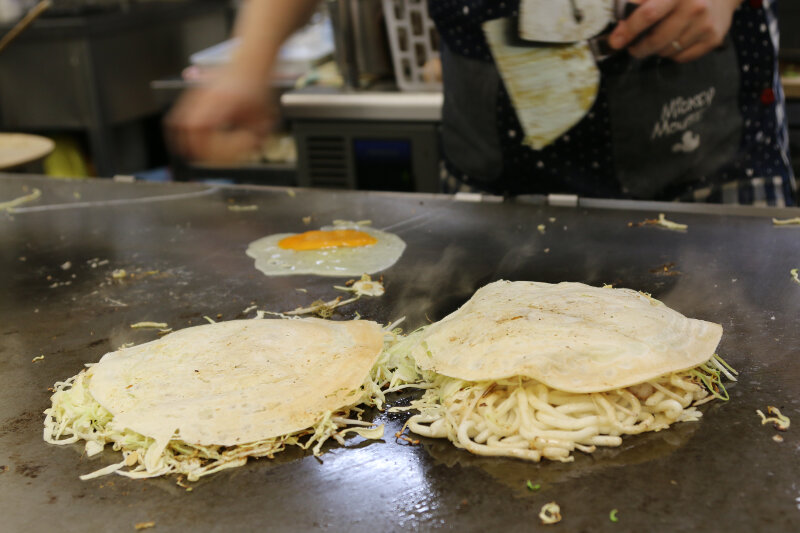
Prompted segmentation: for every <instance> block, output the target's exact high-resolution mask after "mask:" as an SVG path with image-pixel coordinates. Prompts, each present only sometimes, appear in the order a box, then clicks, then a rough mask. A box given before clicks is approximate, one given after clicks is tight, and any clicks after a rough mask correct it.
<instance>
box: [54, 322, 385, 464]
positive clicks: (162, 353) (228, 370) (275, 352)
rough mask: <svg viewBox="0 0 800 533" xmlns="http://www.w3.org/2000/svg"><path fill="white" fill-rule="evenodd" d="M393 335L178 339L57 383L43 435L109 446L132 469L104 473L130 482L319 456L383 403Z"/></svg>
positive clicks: (295, 326)
mask: <svg viewBox="0 0 800 533" xmlns="http://www.w3.org/2000/svg"><path fill="white" fill-rule="evenodd" d="M384 337H385V332H384V330H383V329H382V328H381V326H380V325H378V324H377V323H375V322H369V321H365V320H358V321H349V322H335V321H330V320H320V319H315V318H309V319H302V320H300V319H298V320H277V319H276V320H234V321H229V322H220V323H216V324H209V325H203V326H197V327H192V328H187V329H184V330H181V331H177V332H175V333H172V334H170V335H168V336H167V337H164V338H162V339H159V340H156V341H153V342H149V343H146V344H142V345H140V346H135V347H131V348H125V349H121V350H118V351H116V352H112V353H109V354H106V355H105V356H104V357H103V358H102V359H101V360H100V362H99V363H97V364H94V365H91V367H90V368H89V369H88V370H86V371H83V372H81V373H80V374H78V375H77V376H74V377H73V378H71V379H70V380H67V381H66V382H62V383H57V384H56V387H55V389H56V393H55V394H54V395H53V397H52V402H53V406H52V407H51V408H50V409H48V410H47V411H46V414H47V420H46V422H45V439H46V440H48V442H54V443H69V442H75V441H77V440H79V439H84V440H86V441H87V444H86V449H87V452H88V453H89V455H93V454H94V453H98V452H99V451H100V450H102V449H103V446H104V445H105V444H106V443H108V442H111V443H113V445H114V447H115V449H118V450H122V451H123V455H124V461H123V462H122V463H119V464H117V465H111V467H109V468H106V469H103V470H102V471H99V472H98V474H104V473H109V472H111V471H117V470H119V469H120V468H122V467H123V466H129V467H133V468H132V469H131V470H129V471H119V472H118V473H120V474H125V475H129V476H131V477H152V476H156V475H162V474H166V473H171V472H177V473H183V474H187V475H188V476H189V478H190V479H196V478H197V477H199V476H201V475H205V474H207V473H210V472H212V471H216V470H219V469H221V468H229V467H231V466H239V465H241V464H244V462H245V461H246V460H247V457H253V456H256V457H257V456H272V455H273V454H274V453H277V452H278V451H281V450H282V449H283V448H284V446H285V445H286V444H301V445H303V446H304V447H308V446H310V445H312V444H314V445H315V451H316V452H318V451H319V447H320V446H321V444H322V442H324V441H325V440H326V439H327V438H329V437H336V436H337V435H338V436H340V435H341V433H342V428H344V427H346V426H349V425H356V426H361V425H363V426H370V425H371V424H367V423H361V422H360V421H357V420H349V419H346V416H347V413H348V412H349V411H350V409H351V408H353V407H354V406H355V405H357V404H361V403H373V404H374V403H379V402H381V401H382V398H383V396H382V394H383V393H382V391H381V390H380V385H381V384H383V383H379V382H378V383H376V379H379V380H380V378H376V377H375V376H374V370H375V368H376V362H377V360H378V358H379V356H381V354H382V353H383V351H384V346H385V345H384ZM350 430H355V429H352V428H351V429H350ZM344 431H348V430H347V429H345V430H344ZM366 431H370V430H366ZM65 436H66V437H67V438H63V437H65ZM305 437H307V438H305Z"/></svg>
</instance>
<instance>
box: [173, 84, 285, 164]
mask: <svg viewBox="0 0 800 533" xmlns="http://www.w3.org/2000/svg"><path fill="white" fill-rule="evenodd" d="M267 96H268V92H267V88H266V85H265V84H264V83H260V82H254V81H244V80H238V79H236V78H235V77H233V76H230V75H222V76H221V77H220V78H218V79H216V80H215V81H213V82H211V84H210V85H208V86H207V87H201V88H197V89H192V90H190V91H189V92H188V93H185V94H184V95H182V96H181V98H180V99H179V100H178V103H177V104H175V107H174V108H173V110H172V111H171V112H170V114H169V116H168V117H167V120H166V127H167V139H168V141H169V144H170V146H171V148H172V150H173V151H175V152H177V153H178V154H179V155H181V156H182V157H184V158H185V159H187V160H189V161H201V162H204V163H211V164H230V163H236V162H240V161H241V160H242V159H243V158H244V157H245V156H247V155H250V154H252V153H253V152H255V151H257V150H258V149H259V147H260V145H261V142H262V140H263V139H264V138H265V137H266V135H267V134H268V133H269V132H270V129H271V127H272V125H273V123H274V117H275V113H274V110H273V109H271V105H270V104H269V103H268V98H267Z"/></svg>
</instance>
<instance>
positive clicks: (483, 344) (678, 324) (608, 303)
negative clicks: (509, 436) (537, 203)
mask: <svg viewBox="0 0 800 533" xmlns="http://www.w3.org/2000/svg"><path fill="white" fill-rule="evenodd" d="M721 337H722V326H720V325H719V324H714V323H711V322H706V321H703V320H695V319H691V318H687V317H685V316H683V315H682V314H680V313H678V312H677V311H674V310H672V309H670V308H669V307H667V306H666V305H664V304H663V303H661V302H659V301H658V300H655V299H653V298H650V297H649V296H647V295H645V294H642V293H640V292H637V291H634V290H630V289H612V288H598V287H591V286H589V285H584V284H582V283H558V284H549V283H539V282H530V281H517V282H510V281H497V282H494V283H490V284H489V285H486V286H485V287H482V288H481V289H479V290H478V291H477V292H476V293H475V294H474V295H473V296H472V298H470V299H469V301H467V303H465V304H464V305H463V306H462V307H461V308H460V309H458V310H457V311H455V312H453V313H451V314H450V315H448V316H447V317H445V318H444V319H442V320H441V321H439V322H437V323H435V324H432V325H430V326H428V328H427V329H426V331H425V334H424V335H423V337H422V342H421V343H420V344H418V345H417V346H416V347H415V348H414V350H413V352H412V355H413V357H414V359H415V361H416V362H417V365H418V366H419V367H420V368H421V369H423V370H432V371H434V372H436V373H438V374H443V375H445V376H449V377H453V378H458V379H464V380H468V381H483V380H499V379H504V378H510V377H513V376H524V377H529V378H533V379H536V380H539V381H540V382H542V383H544V384H545V385H547V386H549V387H552V388H554V389H557V390H561V391H565V392H576V393H587V392H601V391H607V390H612V389H618V388H622V387H628V386H631V385H635V384H637V383H642V382H645V381H648V380H650V379H653V378H655V377H658V376H662V375H664V374H668V373H670V372H680V371H683V370H687V369H690V368H694V367H696V366H698V365H700V364H702V363H704V362H706V361H708V360H709V359H710V358H711V356H712V355H714V351H715V349H716V347H717V345H718V344H719V341H720V338H721Z"/></svg>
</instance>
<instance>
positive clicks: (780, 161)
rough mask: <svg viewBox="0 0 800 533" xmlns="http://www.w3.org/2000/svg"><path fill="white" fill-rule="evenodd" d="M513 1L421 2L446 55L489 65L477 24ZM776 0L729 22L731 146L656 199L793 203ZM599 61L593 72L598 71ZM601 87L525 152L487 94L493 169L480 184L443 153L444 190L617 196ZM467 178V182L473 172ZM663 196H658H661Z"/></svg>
mask: <svg viewBox="0 0 800 533" xmlns="http://www.w3.org/2000/svg"><path fill="white" fill-rule="evenodd" d="M517 9H518V0H510V1H505V2H497V1H491V0H429V11H430V15H431V17H432V18H433V19H434V21H435V23H436V25H437V28H438V29H439V32H440V34H441V38H442V40H443V41H444V42H445V44H446V46H447V47H448V48H449V49H450V50H451V51H452V52H453V53H455V54H460V55H462V56H465V57H467V58H470V59H475V60H478V61H482V62H487V63H492V62H493V59H492V54H491V51H490V49H489V46H488V44H487V42H486V39H485V37H484V35H483V32H482V30H481V24H482V23H483V22H485V21H486V20H490V19H495V18H502V17H510V16H515V15H516V12H517ZM776 9H777V2H776V0H772V1H770V0H745V1H744V2H743V3H742V5H741V6H740V7H739V9H737V11H736V12H735V13H734V17H733V23H732V26H731V30H730V32H731V38H732V40H733V43H734V46H735V49H736V55H737V58H738V63H739V69H740V90H739V107H740V111H741V114H742V123H743V131H742V138H741V145H740V150H739V151H738V153H737V155H736V156H735V157H734V158H733V159H732V160H731V161H729V162H727V163H726V164H724V165H723V166H722V167H721V168H720V169H718V170H717V172H716V173H715V175H713V176H703V177H702V179H699V178H698V180H696V182H694V183H691V184H689V185H688V186H683V189H681V190H675V189H674V188H672V189H670V191H669V192H668V193H664V194H662V195H660V196H657V197H656V198H654V199H658V200H684V201H709V202H725V203H744V204H755V205H779V206H781V205H795V202H794V198H795V194H796V183H795V180H794V176H793V174H792V171H791V165H790V163H789V158H788V135H787V123H786V116H785V111H784V98H783V93H782V90H781V86H780V83H779V79H778V75H777V53H776V50H777V39H778V30H777V16H776ZM602 68H603V67H602V65H601V71H602ZM606 85H607V84H606V83H604V82H603V79H602V78H601V86H600V91H599V94H598V96H597V99H596V101H595V103H594V106H593V107H592V108H591V109H590V111H589V112H588V113H587V115H586V116H585V117H584V118H583V120H581V121H580V122H579V123H578V124H576V125H575V126H574V127H573V128H572V129H570V130H569V131H568V132H567V133H566V134H564V135H563V136H561V137H560V138H559V139H557V140H556V141H555V142H553V143H552V144H550V145H549V146H547V147H545V148H544V149H542V150H539V151H535V150H532V149H530V148H528V147H527V146H525V145H523V144H522V139H523V137H524V133H523V130H522V126H521V125H520V123H519V120H518V119H517V114H516V112H515V110H514V108H513V106H512V104H511V101H510V99H509V96H508V94H507V92H506V91H505V88H504V87H502V83H501V87H500V89H499V91H498V96H497V101H495V102H492V103H487V105H494V106H495V110H496V124H497V135H498V137H499V139H500V145H501V148H500V149H501V150H502V161H503V172H502V174H501V176H500V177H499V178H497V179H496V180H493V181H492V182H491V183H490V184H488V185H487V183H486V182H485V181H484V180H482V179H481V177H480V176H469V175H466V174H465V173H463V172H461V171H460V170H459V165H458V160H457V154H447V153H446V154H445V166H444V169H445V172H443V175H444V176H445V179H444V181H443V186H444V188H445V190H446V191H449V192H456V191H460V190H462V191H463V190H476V183H480V186H479V190H484V191H486V192H491V193H494V194H535V193H542V194H546V193H551V192H566V193H572V194H578V195H580V196H593V197H607V198H627V197H629V195H628V194H627V191H626V190H625V189H624V188H623V187H622V186H621V185H620V183H619V181H618V180H617V177H616V174H615V163H614V159H613V153H614V150H613V145H612V137H611V134H610V131H611V124H610V120H611V118H610V114H609V105H608V97H607V86H606ZM476 178H477V179H476ZM665 195H666V196H665Z"/></svg>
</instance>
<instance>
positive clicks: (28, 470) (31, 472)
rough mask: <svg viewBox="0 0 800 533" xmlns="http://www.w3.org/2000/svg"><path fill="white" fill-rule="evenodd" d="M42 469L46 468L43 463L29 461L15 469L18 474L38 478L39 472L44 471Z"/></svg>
mask: <svg viewBox="0 0 800 533" xmlns="http://www.w3.org/2000/svg"><path fill="white" fill-rule="evenodd" d="M42 470H44V466H43V465H32V464H28V463H22V464H21V465H17V468H15V469H14V471H15V472H16V473H17V474H20V475H22V476H25V477H29V478H31V479H36V478H37V477H39V474H40V473H41V472H42Z"/></svg>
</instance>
